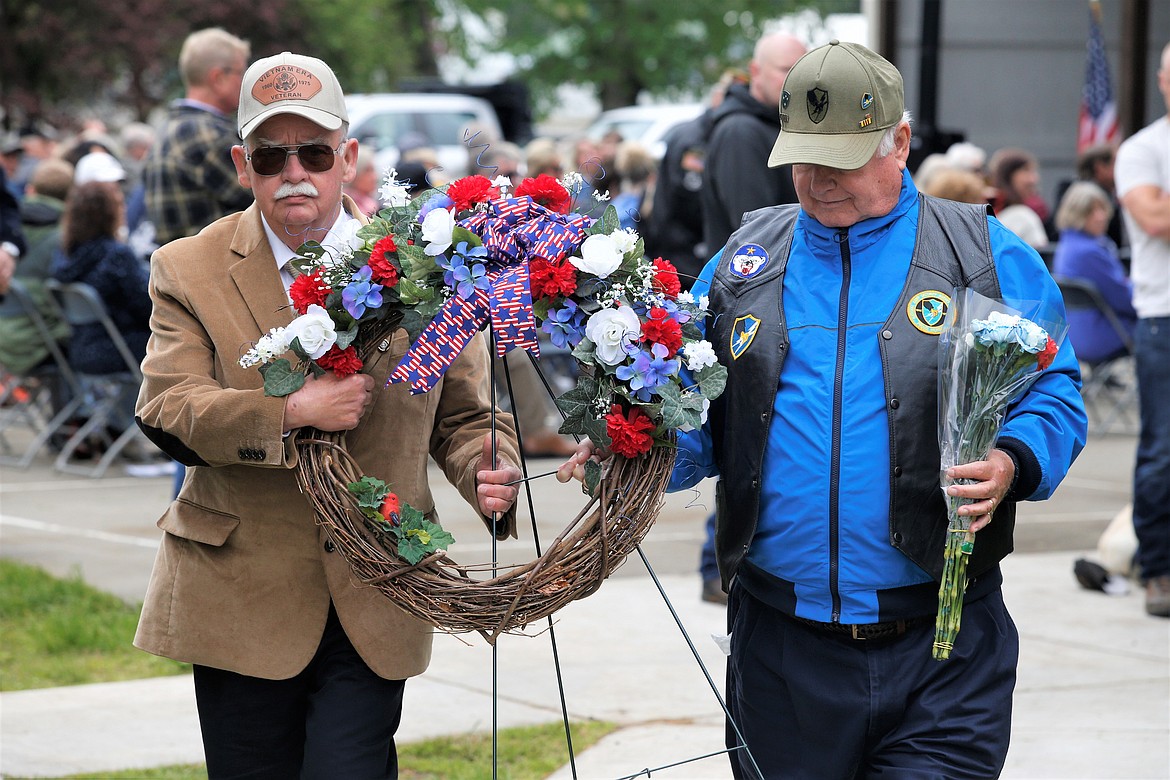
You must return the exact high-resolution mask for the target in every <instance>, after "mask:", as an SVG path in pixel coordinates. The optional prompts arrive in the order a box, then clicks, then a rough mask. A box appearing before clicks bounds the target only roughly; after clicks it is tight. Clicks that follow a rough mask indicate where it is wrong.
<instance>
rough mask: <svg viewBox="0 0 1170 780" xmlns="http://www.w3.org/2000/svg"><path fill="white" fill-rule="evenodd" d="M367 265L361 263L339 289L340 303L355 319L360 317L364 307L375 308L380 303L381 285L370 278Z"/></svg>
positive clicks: (364, 310)
mask: <svg viewBox="0 0 1170 780" xmlns="http://www.w3.org/2000/svg"><path fill="white" fill-rule="evenodd" d="M371 273H372V272H371V271H370V267H369V266H368V265H363V266H362V267H361V270H359V271H358V272H357V273H355V274H354V275H353V276H352V277H351V278H350V280H349V284H347V285H346V286H345V289H344V290H342V291H341V304H342V306H344V307H345V310H346V311H347V312H349V316H351V317H353V318H354V319H355V320H358V319H361V317H362V315H363V314H365V313H366V309H367V308H370V309H377V308H379V307H380V306H381V305H382V285H380V284H375V283H374V282H373V281H372V279H371Z"/></svg>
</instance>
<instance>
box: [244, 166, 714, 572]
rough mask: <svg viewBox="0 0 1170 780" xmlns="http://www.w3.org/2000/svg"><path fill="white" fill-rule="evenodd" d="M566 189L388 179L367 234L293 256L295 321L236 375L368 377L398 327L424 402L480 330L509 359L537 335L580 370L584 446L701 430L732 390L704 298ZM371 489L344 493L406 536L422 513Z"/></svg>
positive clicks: (654, 440)
mask: <svg viewBox="0 0 1170 780" xmlns="http://www.w3.org/2000/svg"><path fill="white" fill-rule="evenodd" d="M573 176H574V175H573V174H570V176H569V177H567V178H566V180H564V181H558V180H557V179H555V178H553V177H550V176H543V175H542V176H539V177H537V178H535V179H525V180H524V181H523V182H521V183H520V184H519V185H518V186H517V187H516V188H515V190H514V192H511V193H509V192H508V189H509V186H510V185H509V182H508V179H506V178H503V177H501V178H498V179H496V180H495V181H491V180H489V179H487V178H486V177H483V176H468V177H465V178H462V179H459V180H457V181H455V182H452V183H451V184H450V185H448V186H447V187H446V188H444V189H442V190H432V191H430V192H428V193H426V194H424V195H422V196H420V197H419V198H417V199H415V200H409V199H408V198H407V197H406V196H405V188H403V187H402V186H401V185H399V184H398V183H397V182H396V181H395V180H394V172H393V171H391V172H390V174H389V176H388V179H387V182H386V184H385V186H384V187H383V189H382V192H381V195H382V199H383V201H384V202H386V203H388V204H389V205H388V207H387V208H385V209H383V210H382V211H381V212H379V213H378V214H377V215H376V216H375V217H374V218H373V219H372V220H371V221H370V222H369V224H366V225H363V226H360V227H357V228H355V229H354V230H352V231H351V232H350V233H348V234H346V235H344V236H341V237H339V238H337V237H335V239H334V241H333V242H332V243H331V244H330V245H329V246H328V247H326V246H322V245H321V244H320V243H317V242H309V243H306V244H305V245H303V246H302V247H301V248H300V250H299V252H298V255H299V258H298V260H296V261H294V263H293V265H294V267H295V270H296V276H295V280H294V282H293V284H292V287H291V288H290V290H289V295H290V298H291V299H292V305H293V307H294V308H295V309H296V311H297V313H298V314H299V316H298V317H297V318H296V319H295V320H293V322H292V323H291V324H290V325H288V326H287V327H285V328H277V329H273V330H272V331H271V332H270V333H268V334H267V335H265V336H264V337H263V338H261V339H260V340H259V341H258V342H257V343H256V344H255V345H254V346H253V347H251V348H250V349H249V350H248V351H247V352H246V353H245V354H244V356H243V357H242V358H241V359H240V364H241V365H242V366H244V367H250V366H258V367H259V370H260V371H261V372H262V373H263V375H264V388H265V392H266V393H267V394H270V395H287V394H288V393H291V392H295V391H296V390H297V389H298V388H300V387H301V386H302V385H303V384H304V381H305V377H306V375H307V374H310V373H312V374H316V375H321V374H323V373H324V372H326V371H333V372H334V373H336V374H339V375H345V374H350V373H354V372H357V371H360V370H361V369H362V366H363V362H364V360H365V359H366V357H367V356H368V355H369V354H370V351H371V350H372V349H374V348H375V347H376V346H377V345H378V344H379V343H380V342H381V341H382V340H384V339H385V338H387V337H388V336H389V335H390V334H392V333H393V332H394V330H396V329H398V328H404V329H406V331H407V332H408V334H409V335H410V338H411V341H412V342H413V344H412V346H411V348H410V350H409V351H408V352H407V354H406V355H405V356H404V358H403V359H402V362H401V363H400V364H399V366H398V367H397V368H396V369H395V371H394V372H393V373H392V374H391V376H390V382H405V383H408V384H409V385H410V388H411V392H412V393H420V392H426V391H427V390H429V389H430V388H431V387H433V386H434V385H435V383H436V382H437V381H438V379H439V377H441V376H442V375H443V373H444V372H445V371H446V369H447V367H448V366H450V364H451V362H452V361H453V360H454V359H455V357H456V356H457V355H458V354H459V352H460V351H461V350H462V349H463V347H464V346H465V345H466V344H467V342H468V341H470V339H471V338H472V337H473V336H474V335H475V333H477V332H478V331H479V330H481V329H484V328H488V327H490V329H491V333H492V337H493V338H492V340H493V342H494V344H495V347H496V352H497V354H498V355H500V356H502V355H504V354H505V353H506V352H507V351H508V350H510V349H513V348H515V347H520V348H523V349H527V350H528V351H529V352H531V353H532V354H533V355H536V356H539V349H540V347H539V342H538V340H537V330H538V329H539V330H542V331H544V332H545V333H547V334H548V336H549V338H550V340H551V341H552V343H553V344H555V345H556V346H558V347H567V348H571V349H572V350H573V355H574V356H575V357H576V358H577V360H578V361H579V362H580V363H581V364H582V366H583V367H584V368H585V371H584V372H583V375H582V377H581V378H580V380H579V383H578V385H577V387H576V388H575V389H573V390H571V391H570V392H568V393H566V394H564V395H563V396H562V397H561V398H559V399H557V404H558V406H559V407H560V408H561V409H562V410H563V411H564V412H565V414H566V419H565V422H564V424H563V425H562V427H561V432H562V433H576V434H586V435H589V436H590V437H591V438H593V440H594V441H596V442H597V443H598V444H599V445H602V446H608V447H610V448H611V449H612V450H613V451H614V452H616V453H618V454H620V455H623V456H625V457H627V458H636V457H638V456H639V455H642V454H644V453H646V452H648V451H649V450H650V449H651V447H653V446H654V445H656V444H657V445H668V444H669V443H670V437H671V435H672V432H673V431H674V430H676V429H680V428H683V429H685V428H690V427H698V426H699V425H701V424H702V422H703V421H704V420H705V417H706V410H707V407H708V406H709V404H710V399H712V398H715V397H716V396H718V395H719V394H720V393H721V392H722V391H723V388H724V385H725V382H726V373H727V372H726V369H725V368H723V367H722V366H720V365H718V363H717V362H716V360H715V354H714V350H713V349H712V347H711V344H710V343H708V342H706V341H704V340H703V339H702V335H701V333H700V331H699V329H698V322H699V320H700V318H702V317H703V316H705V314H706V305H707V304H706V300H705V298H704V299H703V300H695V299H694V298H693V297H692V296H690V295H689V294H688V293H681V292H680V283H679V279H678V274H677V272H676V270H675V268H674V267H673V266H672V265H671V264H670V263H669V262H667V261H665V260H662V259H661V258H659V259H655V260H650V259H648V258H646V257H645V251H644V245H643V242H642V239H641V238H640V237H639V236H638V235H637V233H635V232H634V231H632V230H622V229H620V227H619V224H618V216H617V212H616V210H615V209H614V208H613V207H612V206H610V207H608V208H607V209H606V210H605V212H604V214H603V216H602V217H601V218H600V219H598V220H597V221H596V222H592V220H590V219H589V218H588V217H585V216H581V215H576V214H572V213H570V208H571V205H572V195H571V193H572V192H573V190H574V186H575V185H576V184H577V182H576V181H574V179H573ZM290 351H291V352H292V353H293V355H294V356H295V358H296V362H295V364H294V362H293V361H291V360H290V359H289V358H287V357H285V356H284V355H285V354H286V353H288V352H290ZM684 367H685V368H687V369H688V370H689V371H688V372H686V373H684V372H683V368H684ZM592 474H593V477H594V478H596V476H597V474H596V472H595V471H594V472H592ZM374 482H376V480H375V481H372V482H371V481H366V482H362V483H353V484H351V485H350V486H349V488H350V490H351V492H352V493H353V494H354V495H355V496H360V500H361V503H362V507H363V508H364V509H363V511H365V510H366V509H368V510H370V511H368V512H365V514H366V515H367V516H368V517H370V518H373V516H374V515H375V514H377V515H379V517H381V518H382V521H383V522H385V523H388V524H389V525H390V527H393V528H394V529H396V530H395V533H396V534H398V533H399V531H398V530H397V529H398V527H399V523H400V522H404V521H403V520H402V518H404V517H408V516H410V517H413V515H412V514H411V513H410V512H407V511H405V510H403V511H401V512H396V513H393V514H394V515H395V517H397V518H398V519H397V520H395V519H393V518H391V516H390V514H387V513H384V512H380V511H379V508H380V507H381V506H382V505H383V503H384V502H386V501H388V500H391V499H390V497H391V496H392V494H391V493H390V491H389V488H388V487H387V486H385V485H384V484H383V485H376V484H374ZM394 498H395V499H396V497H394ZM413 530H419V531H420V532H425V534H426V535H427V536H428V537H429V538H431V539H432V540H433V539H434V538H439V537H440V535H439V534H436V533H434V529H422V528H421V526H420V528H419V529H413ZM412 538H420V534H418V533H416V534H413V536H412ZM426 552H430V550H429V549H428V550H426Z"/></svg>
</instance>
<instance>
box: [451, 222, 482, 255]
mask: <svg viewBox="0 0 1170 780" xmlns="http://www.w3.org/2000/svg"><path fill="white" fill-rule="evenodd" d="M460 241H466V242H467V245H468V246H469V247H471V248H473V249H474V248H475V247H477V246H483V239H481V238H480V237H479V236H477V235H476V234H475V233H472V232H471V231H470V230H468V229H467V228H465V227H463V226H462V225H456V226H455V229H454V230H452V231H451V245H452V246H456V245H458V244H459V242H460Z"/></svg>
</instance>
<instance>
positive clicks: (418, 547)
mask: <svg viewBox="0 0 1170 780" xmlns="http://www.w3.org/2000/svg"><path fill="white" fill-rule="evenodd" d="M401 509H402V511H401V512H400V513H399V518H400V520H399V524H398V525H397V526H391V529H390V530H391V531H392V532H393V533H394V536H395V537H397V539H398V556H399V557H400V558H402V559H403V560H405V561H407V562H408V563H410V564H412V565H413V564H416V563H418V562H419V561H421V560H422V559H423V558H425V557H427V556H428V555H430V554H431V553H433V552H435V551H437V550H446V549H447V548H448V547H449V546H450V545H452V544H454V543H455V537H454V536H452V535H451V534H449V533H448V532H447V531H445V530H443V527H442V526H441V525H439V524H438V523H435V522H432V521H430V520H428V519H427V518H426V516H425V515H423V513H422V512H420V511H418V510H417V509H415V508H414V507H412V506H410V505H409V504H403V505H402V507H401Z"/></svg>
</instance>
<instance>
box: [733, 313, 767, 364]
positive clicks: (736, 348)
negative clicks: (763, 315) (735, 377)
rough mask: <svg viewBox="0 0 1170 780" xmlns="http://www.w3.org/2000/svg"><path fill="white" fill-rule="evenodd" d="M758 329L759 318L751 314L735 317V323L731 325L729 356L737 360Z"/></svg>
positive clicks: (749, 344)
mask: <svg viewBox="0 0 1170 780" xmlns="http://www.w3.org/2000/svg"><path fill="white" fill-rule="evenodd" d="M759 329H760V318H759V317H756V316H755V315H753V314H745V315H743V316H742V317H736V318H735V324H733V325H732V326H731V343H730V344H729V346H730V347H731V357H732V358H733V359H735V360H739V358H740V356H741V355H743V353H744V352H747V348H748V347H750V346H751V343H752V339H754V338H755V337H756V332H757V331H759Z"/></svg>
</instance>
